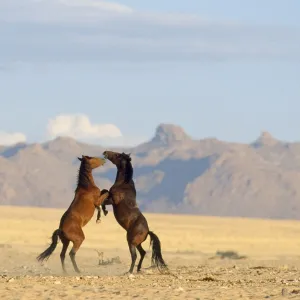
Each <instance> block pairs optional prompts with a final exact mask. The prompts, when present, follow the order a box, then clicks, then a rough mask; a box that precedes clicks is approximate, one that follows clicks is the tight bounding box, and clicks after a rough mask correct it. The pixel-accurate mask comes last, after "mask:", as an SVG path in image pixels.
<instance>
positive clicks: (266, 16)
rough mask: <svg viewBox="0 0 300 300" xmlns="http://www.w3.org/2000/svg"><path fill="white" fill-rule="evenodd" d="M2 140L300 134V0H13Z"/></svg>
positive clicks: (4, 55)
mask: <svg viewBox="0 0 300 300" xmlns="http://www.w3.org/2000/svg"><path fill="white" fill-rule="evenodd" d="M0 104H1V109H0V144H11V143H14V142H18V141H24V140H25V139H26V140H27V141H28V142H35V141H45V140H46V139H50V138H54V137H56V136H58V135H69V136H72V137H75V138H77V139H79V140H83V141H90V142H96V143H106V144H107V143H109V144H123V145H124V144H126V145H130V144H136V143H138V142H141V141H144V140H147V139H149V138H151V137H152V135H153V134H154V130H155V127H156V126H157V125H158V124H159V123H174V124H177V125H180V126H182V127H183V128H184V129H185V130H186V132H187V133H188V134H190V135H191V136H192V137H195V138H205V137H217V138H219V139H223V140H230V141H241V142H250V141H252V140H254V139H255V138H256V137H257V136H258V135H259V134H260V131H261V130H267V131H270V132H271V133H272V134H273V135H274V136H275V137H277V138H279V139H284V140H291V141H294V140H298V141H300V1H299V0H289V1H286V0H285V1H284V0H282V1H276V0H264V1H262V0H259V1H258V0H243V1H240V0H226V1H224V0H209V1H207V0H194V1H192V0H185V1H182V0H181V1H179V0H178V1H177V0H172V1H171V0H163V1H162V0H160V1H158V0H151V1H141V0H131V1H130V0H127V1H126V0H123V1H119V2H118V3H117V2H112V1H100V0H2V1H1V2H0Z"/></svg>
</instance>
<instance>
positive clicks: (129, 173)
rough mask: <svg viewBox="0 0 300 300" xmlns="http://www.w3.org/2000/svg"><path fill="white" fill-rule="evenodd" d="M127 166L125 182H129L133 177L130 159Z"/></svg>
mask: <svg viewBox="0 0 300 300" xmlns="http://www.w3.org/2000/svg"><path fill="white" fill-rule="evenodd" d="M126 162H127V163H126V168H125V179H124V181H125V183H129V182H130V181H131V180H132V177H133V167H132V164H131V162H130V161H129V160H126Z"/></svg>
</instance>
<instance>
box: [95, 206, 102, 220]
mask: <svg viewBox="0 0 300 300" xmlns="http://www.w3.org/2000/svg"><path fill="white" fill-rule="evenodd" d="M95 208H96V209H97V211H98V212H97V220H96V223H97V224H98V223H101V219H100V218H101V208H100V206H95Z"/></svg>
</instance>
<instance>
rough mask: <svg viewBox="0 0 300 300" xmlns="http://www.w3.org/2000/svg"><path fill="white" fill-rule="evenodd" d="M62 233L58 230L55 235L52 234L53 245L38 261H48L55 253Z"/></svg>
mask: <svg viewBox="0 0 300 300" xmlns="http://www.w3.org/2000/svg"><path fill="white" fill-rule="evenodd" d="M60 233H61V230H60V229H56V230H55V231H54V232H53V234H52V243H51V245H50V246H49V247H48V248H47V249H46V250H45V251H44V252H43V253H41V254H40V255H39V256H38V257H37V258H36V259H37V260H38V261H40V262H42V261H44V260H47V259H48V258H49V257H50V255H51V254H52V253H53V251H54V250H55V248H56V245H57V242H58V237H59V234H60Z"/></svg>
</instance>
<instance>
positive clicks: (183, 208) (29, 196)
mask: <svg viewBox="0 0 300 300" xmlns="http://www.w3.org/2000/svg"><path fill="white" fill-rule="evenodd" d="M104 150H105V149H104V148H103V147H101V146H96V145H88V144H84V143H80V142H78V141H76V140H74V139H71V138H67V137H59V138H56V139H54V140H52V141H48V142H47V143H43V144H17V145H15V146H12V147H4V146H0V204H1V205H21V206H42V207H60V208H66V207H67V206H68V205H69V203H70V202H71V201H72V199H73V196H74V188H75V184H76V177H77V172H78V168H79V161H78V160H77V156H81V154H85V155H91V156H93V155H98V156H99V155H101V154H102V152H103V151H104ZM109 150H119V151H127V152H131V154H132V158H133V167H134V179H135V182H136V187H137V192H138V202H139V205H140V208H141V209H142V210H143V211H148V212H163V213H186V214H202V215H217V216H241V217H259V218H281V219H286V218H289V219H300V184H299V182H300V143H287V142H283V141H279V140H277V139H275V138H274V137H272V135H271V134H270V133H268V132H262V133H261V135H260V136H259V137H258V139H257V140H255V141H253V143H251V144H239V143H229V142H224V141H220V140H217V139H214V138H208V139H203V140H194V139H192V138H191V137H190V136H189V135H187V134H186V133H185V131H184V130H183V129H182V128H181V127H179V126H175V125H172V124H160V125H159V126H158V127H157V128H156V132H155V135H154V137H153V138H152V139H151V140H149V141H148V142H146V143H144V144H141V145H139V146H137V147H134V148H131V149H118V148H114V149H112V148H110V149H109ZM115 175H116V168H115V166H114V165H112V164H111V163H107V164H106V165H105V166H104V167H103V168H99V169H97V171H95V173H94V176H95V180H96V183H97V184H98V185H99V187H100V188H109V187H110V186H111V184H112V183H113V181H114V178H115Z"/></svg>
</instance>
